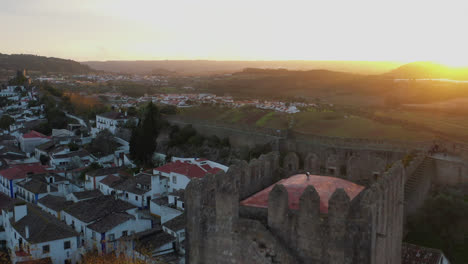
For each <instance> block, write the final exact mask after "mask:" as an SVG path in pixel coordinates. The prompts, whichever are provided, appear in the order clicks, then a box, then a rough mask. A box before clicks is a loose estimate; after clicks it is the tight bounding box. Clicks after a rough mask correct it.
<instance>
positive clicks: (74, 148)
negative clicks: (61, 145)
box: [68, 142, 80, 151]
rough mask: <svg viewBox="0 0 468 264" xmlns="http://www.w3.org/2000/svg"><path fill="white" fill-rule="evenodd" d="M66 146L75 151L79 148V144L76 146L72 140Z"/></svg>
mask: <svg viewBox="0 0 468 264" xmlns="http://www.w3.org/2000/svg"><path fill="white" fill-rule="evenodd" d="M68 148H70V151H77V150H78V149H79V148H80V146H78V145H77V144H76V143H73V142H72V143H70V144H68Z"/></svg>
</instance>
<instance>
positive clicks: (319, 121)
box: [180, 106, 434, 141]
mask: <svg viewBox="0 0 468 264" xmlns="http://www.w3.org/2000/svg"><path fill="white" fill-rule="evenodd" d="M180 115H182V116H183V117H185V118H188V119H192V120H206V121H213V122H216V123H217V124H226V125H229V126H237V127H239V128H241V127H242V128H272V129H287V128H288V126H289V124H290V123H291V124H292V130H293V131H294V132H297V133H298V134H300V135H304V136H306V137H307V135H319V136H330V137H341V138H369V139H387V140H404V141H427V140H431V139H433V138H434V136H433V134H432V133H430V132H427V131H422V130H416V129H413V130H412V129H408V128H404V127H402V126H400V125H396V124H395V125H392V124H385V123H381V122H378V121H374V120H372V119H368V118H364V117H360V116H353V115H350V114H346V113H343V112H335V111H333V110H320V111H318V110H316V109H315V108H311V109H309V110H308V111H303V112H300V113H297V114H293V115H288V114H284V113H279V112H274V111H269V110H261V109H256V108H252V107H242V108H233V109H230V108H218V107H213V106H198V107H191V108H184V109H183V110H182V111H181V113H180Z"/></svg>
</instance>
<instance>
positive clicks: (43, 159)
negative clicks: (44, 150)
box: [39, 154, 50, 165]
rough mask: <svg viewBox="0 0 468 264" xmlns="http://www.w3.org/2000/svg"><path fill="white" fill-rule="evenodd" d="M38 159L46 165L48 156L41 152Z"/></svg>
mask: <svg viewBox="0 0 468 264" xmlns="http://www.w3.org/2000/svg"><path fill="white" fill-rule="evenodd" d="M39 160H40V161H41V164H42V165H46V164H47V162H49V160H50V158H49V156H46V155H44V154H41V156H40V157H39Z"/></svg>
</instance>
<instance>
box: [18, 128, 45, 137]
mask: <svg viewBox="0 0 468 264" xmlns="http://www.w3.org/2000/svg"><path fill="white" fill-rule="evenodd" d="M23 138H50V137H48V136H46V135H44V134H42V133H39V132H37V131H34V130H31V131H30V132H29V133H26V134H23Z"/></svg>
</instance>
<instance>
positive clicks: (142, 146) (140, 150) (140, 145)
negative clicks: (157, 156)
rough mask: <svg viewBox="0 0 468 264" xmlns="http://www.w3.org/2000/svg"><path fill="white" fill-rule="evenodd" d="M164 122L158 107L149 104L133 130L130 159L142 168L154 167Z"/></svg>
mask: <svg viewBox="0 0 468 264" xmlns="http://www.w3.org/2000/svg"><path fill="white" fill-rule="evenodd" d="M163 126H164V121H163V120H162V118H161V114H160V112H159V109H158V107H157V106H156V105H154V104H153V103H152V102H149V103H148V105H146V107H145V108H144V115H143V118H141V119H140V122H139V123H138V124H137V126H136V127H135V128H133V130H132V135H131V137H130V157H131V158H132V159H133V160H135V161H137V163H139V164H140V165H142V166H153V154H154V152H155V151H156V139H157V138H158V135H159V132H160V130H161V128H162V127H163Z"/></svg>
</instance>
